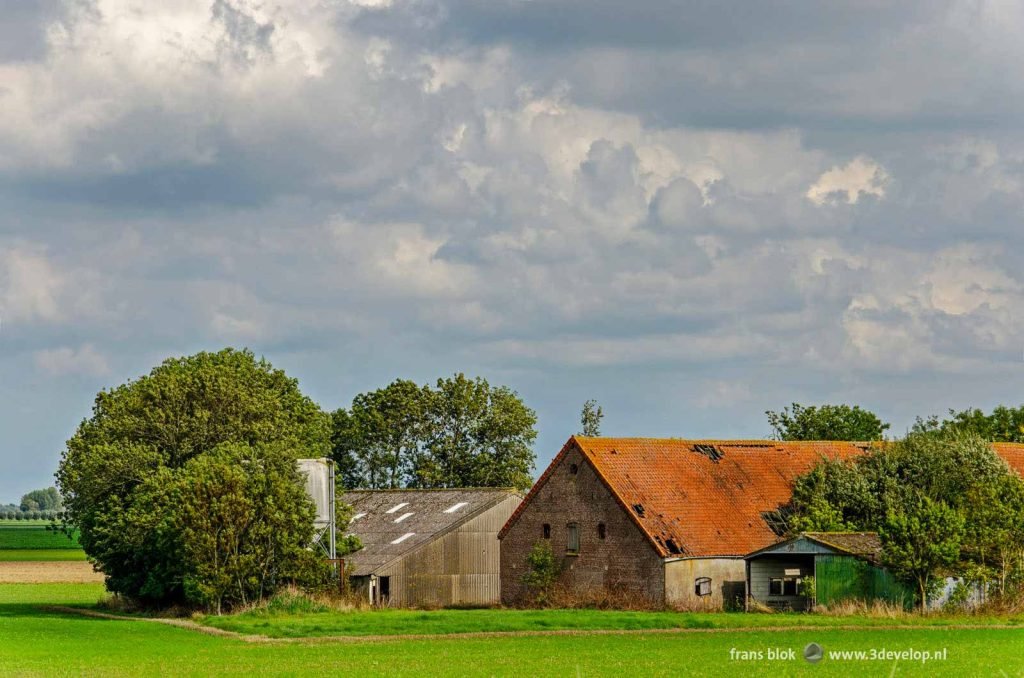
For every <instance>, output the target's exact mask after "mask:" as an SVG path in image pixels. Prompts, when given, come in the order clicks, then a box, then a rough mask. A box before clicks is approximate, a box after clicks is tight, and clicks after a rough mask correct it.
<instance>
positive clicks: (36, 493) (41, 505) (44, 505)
mask: <svg viewBox="0 0 1024 678" xmlns="http://www.w3.org/2000/svg"><path fill="white" fill-rule="evenodd" d="M20 508H21V510H22V511H46V512H48V513H53V512H56V511H60V510H61V508H62V504H61V500H60V494H59V493H58V492H57V488H56V487H48V488H46V489H45V490H32V491H31V492H29V493H28V494H26V495H25V496H23V497H22V498H21V506H20Z"/></svg>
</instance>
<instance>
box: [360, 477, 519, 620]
mask: <svg viewBox="0 0 1024 678" xmlns="http://www.w3.org/2000/svg"><path fill="white" fill-rule="evenodd" d="M522 499H523V497H522V495H520V494H519V493H518V492H516V491H514V490H504V489H457V490H353V491H349V492H346V493H345V494H343V495H341V497H340V501H341V502H342V503H343V504H349V505H351V506H352V507H353V509H354V512H355V513H354V518H353V520H352V522H351V524H350V525H349V528H348V532H349V533H350V534H354V535H356V536H357V537H359V540H360V542H361V543H362V546H363V547H362V548H361V549H360V550H359V551H356V552H355V553H353V554H350V555H348V556H346V558H345V566H346V569H348V570H349V571H350V573H351V578H352V579H351V581H352V583H353V585H354V586H355V587H357V588H358V589H360V590H362V591H364V592H365V593H366V595H367V597H368V598H369V599H370V601H371V602H373V603H375V604H379V605H390V606H448V605H496V604H497V603H498V602H499V601H500V600H501V576H500V573H499V567H500V565H501V559H500V557H499V548H500V543H499V542H498V530H499V529H501V526H502V525H504V524H505V521H506V520H508V518H509V516H510V515H512V512H513V511H514V510H515V508H516V507H517V506H518V505H519V503H520V502H521V501H522Z"/></svg>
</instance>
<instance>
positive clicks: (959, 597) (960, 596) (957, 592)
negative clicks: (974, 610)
mask: <svg viewBox="0 0 1024 678" xmlns="http://www.w3.org/2000/svg"><path fill="white" fill-rule="evenodd" d="M970 598H971V589H970V587H969V586H967V584H965V583H964V582H963V581H958V582H957V583H956V586H954V587H953V590H952V591H950V592H949V597H948V598H946V602H945V603H943V604H942V610H943V612H947V613H956V612H960V611H962V610H964V609H965V608H966V607H967V601H968V600H970Z"/></svg>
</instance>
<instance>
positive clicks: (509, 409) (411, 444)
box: [332, 374, 537, 489]
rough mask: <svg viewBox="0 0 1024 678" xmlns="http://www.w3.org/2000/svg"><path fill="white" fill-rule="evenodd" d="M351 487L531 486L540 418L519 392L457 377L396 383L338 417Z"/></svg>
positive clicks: (341, 459) (337, 447)
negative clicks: (432, 385)
mask: <svg viewBox="0 0 1024 678" xmlns="http://www.w3.org/2000/svg"><path fill="white" fill-rule="evenodd" d="M332 419H333V426H334V429H333V433H332V443H333V447H334V458H335V460H336V461H337V462H338V465H339V469H340V470H341V473H340V475H341V478H342V482H343V483H344V484H345V486H346V487H349V488H356V487H366V488H378V487H384V488H392V487H417V488H435V487H516V488H520V489H525V488H528V487H529V486H530V484H531V482H532V481H531V477H530V472H531V470H532V469H533V463H534V459H535V455H534V453H533V448H532V445H533V442H534V440H535V439H536V437H537V432H536V430H535V426H536V423H537V416H536V414H535V413H534V412H533V410H531V409H530V408H528V407H527V406H526V405H525V404H524V403H523V401H522V400H521V399H520V398H519V396H518V395H517V394H516V393H515V392H514V391H512V390H510V389H508V388H506V387H504V386H500V387H492V386H491V385H490V384H488V383H487V381H486V380H485V379H481V378H477V379H467V378H466V377H465V376H464V375H462V374H457V375H455V376H454V377H452V378H450V379H439V380H438V381H437V384H436V386H435V388H430V387H428V386H417V385H416V384H414V383H412V382H409V381H402V380H399V381H396V382H394V383H392V384H390V385H389V386H387V387H385V388H383V389H380V390H378V391H374V392H372V393H365V394H361V395H359V396H356V398H355V399H354V400H353V402H352V407H351V408H350V409H348V410H339V411H337V412H335V413H334V415H333V417H332Z"/></svg>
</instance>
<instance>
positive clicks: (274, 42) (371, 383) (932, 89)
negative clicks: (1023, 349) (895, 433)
mask: <svg viewBox="0 0 1024 678" xmlns="http://www.w3.org/2000/svg"><path fill="white" fill-rule="evenodd" d="M105 1H106V0H105ZM109 1H110V2H114V1H115V0H109ZM117 2H128V0H117ZM110 6H113V5H110ZM176 7H177V8H178V9H177V10H176V11H180V12H181V14H180V15H176V16H175V22H174V25H175V26H178V27H183V28H180V30H179V29H177V28H176V29H175V30H176V31H177V33H175V34H174V35H173V36H162V35H161V34H160V33H159V30H158V29H159V28H160V26H159V25H158V24H156V23H153V24H150V25H148V28H150V29H151V30H152V31H154V33H155V34H156V37H157V38H158V39H156V40H154V41H153V42H152V43H145V44H144V45H142V46H144V47H145V48H146V49H147V50H151V52H147V53H144V52H142V51H139V50H140V49H141V48H140V44H141V43H133V44H126V43H124V42H122V41H119V40H118V39H117V36H118V35H120V34H121V32H122V31H124V32H126V33H128V34H131V33H132V31H133V30H136V29H137V28H138V27H137V26H135V25H134V24H132V23H131V21H134V20H136V19H137V18H138V17H144V16H145V14H144V13H142V12H134V13H133V12H124V13H117V12H108V13H107V14H104V13H102V12H92V13H85V14H82V15H78V14H72V15H68V16H65V17H63V18H62V21H63V22H64V25H65V28H66V29H67V30H68V31H69V35H73V36H75V37H76V39H77V40H80V41H81V45H88V46H89V49H84V48H81V45H80V44H79V43H78V42H75V41H74V40H71V41H69V42H64V43H62V42H59V41H57V42H55V43H53V44H50V45H47V46H46V47H45V49H43V50H42V51H36V52H32V53H33V54H34V55H35V56H33V57H32V58H33V59H34V61H32V62H31V63H30V62H28V61H23V60H21V57H18V56H16V55H15V56H10V55H4V56H0V58H3V59H7V62H6V63H4V68H5V69H7V70H6V71H5V72H6V73H9V74H11V77H10V78H9V82H8V83H7V84H5V87H6V91H7V93H5V94H4V95H0V96H2V97H5V98H2V99H0V102H3V104H4V106H5V107H4V108H0V115H2V116H4V119H3V120H2V122H3V123H5V124H4V125H3V126H2V127H0V207H2V208H3V210H2V211H3V213H4V216H3V217H2V218H0V301H2V303H3V304H4V305H5V309H4V310H3V312H4V313H5V314H6V316H5V317H4V320H3V323H2V325H0V347H2V353H0V377H2V378H0V397H2V398H5V399H7V401H9V402H10V403H13V404H14V405H15V407H12V408H0V428H2V429H3V430H4V431H5V432H9V435H10V436H11V439H12V442H11V446H10V449H11V450H14V452H13V453H8V452H0V455H3V454H6V455H8V456H10V455H12V454H13V455H18V458H19V459H20V458H21V456H22V455H27V454H29V453H30V452H33V451H39V452H38V453H39V454H41V455H43V456H44V457H45V459H44V462H45V463H43V462H40V463H39V464H36V465H35V466H31V465H27V466H25V467H24V469H23V470H20V471H19V472H18V473H19V478H18V479H17V480H16V481H9V480H7V479H0V491H2V492H7V493H10V494H12V495H13V494H15V493H17V492H19V491H22V490H23V489H25V488H24V487H22V485H23V484H30V485H36V484H41V483H42V482H45V480H46V478H45V477H44V476H45V475H46V474H45V473H43V471H45V472H46V473H48V472H49V469H52V466H53V460H54V458H55V455H56V453H57V451H58V450H59V448H60V443H61V440H62V439H63V438H62V436H65V435H66V434H67V433H68V432H69V429H70V428H72V427H73V426H74V423H75V422H76V421H77V419H78V418H79V417H80V416H82V415H83V414H84V413H85V412H87V409H88V401H89V398H90V396H91V394H92V393H94V392H95V391H96V390H97V389H98V388H100V387H102V386H104V385H109V384H111V383H117V382H120V381H122V380H123V379H125V378H128V377H131V376H134V375H136V374H139V373H141V372H144V371H145V370H147V369H148V368H149V367H150V366H151V365H152V364H153V363H155V362H156V361H158V360H160V359H161V358H163V357H165V356H167V355H171V354H179V353H185V352H190V351H194V350H199V349H203V348H217V347H219V346H223V345H225V344H232V345H249V346H251V347H253V348H254V349H255V350H256V351H257V352H261V353H265V354H267V356H268V357H269V358H270V359H271V360H273V361H274V362H275V364H279V365H281V366H282V367H285V368H286V369H288V370H289V371H290V372H293V373H294V374H296V376H298V377H300V378H301V379H302V383H303V387H304V388H306V389H307V390H309V391H310V392H311V393H312V394H314V395H315V396H316V397H317V398H319V399H320V400H321V401H322V402H323V403H324V405H325V406H332V407H333V406H337V405H340V404H342V403H343V402H345V401H346V400H347V399H349V398H350V397H351V395H352V394H353V393H355V392H358V391H360V390H365V389H367V388H373V387H376V386H378V385H379V384H380V383H383V382H386V381H388V380H390V379H393V378H395V377H399V376H405V377H411V378H416V379H420V380H427V379H430V378H433V377H436V376H438V375H440V374H444V373H446V372H450V371H454V370H464V371H469V372H476V373H481V374H485V375H487V376H489V377H491V378H494V379H496V380H500V381H503V382H508V383H510V384H512V385H513V386H514V387H516V388H518V389H519V390H520V392H521V393H522V394H523V395H524V396H525V397H526V398H527V400H528V401H529V402H531V404H534V405H535V406H536V407H537V408H538V410H539V411H540V415H541V421H542V431H541V434H542V438H541V441H540V444H539V451H540V453H541V456H542V460H543V459H544V458H546V456H548V455H549V454H550V453H551V452H552V451H553V450H554V449H556V448H557V447H558V444H559V443H560V442H561V439H563V438H564V437H565V435H566V434H567V432H569V431H570V430H572V427H573V426H574V422H575V417H576V414H577V409H578V403H577V401H579V402H582V400H584V399H586V398H588V397H597V398H599V399H600V400H601V402H602V404H603V405H605V406H606V410H607V411H608V412H609V419H608V424H609V426H610V428H609V429H608V430H609V432H611V433H624V434H643V435H719V436H723V435H761V434H764V433H765V432H766V431H765V430H764V429H765V427H764V425H763V421H762V418H761V412H762V411H763V410H764V409H765V408H767V407H778V406H780V405H782V404H785V403H786V402H790V401H792V400H798V401H820V400H823V399H840V400H849V401H859V402H861V403H862V404H864V405H867V406H873V407H875V408H877V409H879V410H880V411H881V413H882V414H883V416H886V417H888V418H892V419H894V420H896V422H895V423H896V424H897V428H899V427H900V426H901V422H902V423H909V421H910V418H912V416H913V415H914V414H927V413H929V412H930V411H936V409H939V410H941V409H942V408H943V407H945V406H962V405H966V404H974V405H978V406H987V405H990V404H992V403H994V402H997V401H998V399H1000V398H1009V397H1011V396H1013V397H1016V396H1014V394H1013V392H1012V389H1011V388H1009V387H1004V385H1003V383H1002V381H999V380H993V379H989V385H988V386H985V385H984V384H982V383H981V381H979V378H978V375H979V374H985V375H989V377H991V376H992V375H1000V376H1002V377H1003V378H1004V380H1007V379H1005V377H1006V375H1016V374H1018V372H1017V370H1019V369H1020V360H1019V358H1020V354H1019V350H1020V348H1019V347H1020V346H1021V345H1024V336H1022V335H1021V331H1020V330H1019V329H1018V325H1019V323H1018V322H1017V321H1016V319H1017V318H1019V317H1020V316H1021V314H1022V313H1024V308H1022V304H1024V302H1022V301H1021V299H1022V298H1024V297H1022V295H1021V290H1022V289H1024V276H1022V275H1021V274H1020V271H1021V270H1022V264H1024V255H1022V254H1021V252H1024V247H1022V245H1024V243H1022V242H1021V237H1022V233H1024V231H1021V229H1020V214H1021V212H1022V209H1024V204H1022V201H1024V144H1022V142H1021V139H1020V134H1019V121H1014V116H1015V115H1016V114H1017V113H1018V112H1019V110H1018V109H1019V104H1020V101H1021V97H1020V96H1019V94H1020V88H1019V82H1018V81H1017V79H1015V77H1011V75H1012V74H1011V73H1010V69H1009V67H1008V66H1007V65H1006V64H1004V63H1002V61H1001V60H1002V59H1003V57H1004V56H1005V54H1004V53H1006V52H1008V53H1010V54H1015V53H1016V52H1014V50H1015V49H1016V48H1015V47H1014V45H1013V44H1011V43H1008V42H1006V36H1005V35H1002V34H1000V33H999V31H998V30H997V27H998V26H997V25H998V23H999V22H998V21H996V19H998V18H999V17H995V18H993V17H992V16H988V15H986V14H985V12H987V11H990V8H985V7H981V8H975V9H972V8H971V7H969V6H967V5H958V4H954V3H949V4H943V5H942V6H937V5H934V4H927V5H926V4H905V3H900V4H893V3H878V4H871V5H867V6H864V5H861V4H860V3H857V4H854V3H848V4H842V5H839V6H836V5H814V4H804V3H784V4H781V5H776V6H775V7H773V8H767V6H766V7H759V6H758V7H753V6H751V5H749V4H748V5H743V8H744V10H743V11H742V12H741V11H740V10H739V9H735V8H736V7H739V5H735V6H732V7H733V9H730V6H729V5H721V4H719V3H674V2H668V1H663V2H642V3H634V4H632V5H629V6H625V5H622V4H621V3H618V4H615V5H614V6H613V4H612V3H608V2H603V0H602V1H601V2H596V3H587V5H586V7H583V5H582V3H577V2H570V1H568V0H565V1H559V2H554V3H514V2H511V1H505V0H498V1H497V2H494V3H465V2H447V3H440V2H395V3H394V4H393V5H391V7H390V8H378V9H356V8H354V7H348V6H342V5H334V4H326V3H325V4H315V5H310V4H309V3H303V2H298V1H296V2H291V1H290V0H287V1H284V2H281V3H277V4H275V5H273V6H272V7H271V6H263V5H257V4H255V3H239V2H228V0H217V1H216V2H215V1H214V0H209V1H207V0H196V2H195V3H193V4H192V5H188V3H181V4H180V6H178V5H176ZM865 7H866V9H865ZM751 13H753V14H751ZM44 14H45V13H35V14H33V13H31V12H29V13H27V14H22V15H21V16H22V17H23V18H24V20H25V21H28V22H29V23H30V24H32V25H34V26H37V27H41V26H44V25H45V24H46V22H47V21H49V19H47V18H46V17H47V16H49V15H48V14H45V15H44ZM1018 18H1019V17H1016V16H1014V15H1009V16H1007V17H1005V19H1004V21H1003V22H1002V23H1003V24H1004V26H1005V27H1006V29H1007V30H1006V32H1007V34H1010V33H1012V30H1010V29H1011V28H1012V27H1013V26H1015V25H1016V24H1015V21H1017V19H1018ZM106 21H126V22H128V23H126V24H123V25H121V24H108V23H104V22H106ZM154 21H155V20H154ZM950 27H952V28H950ZM964 27H967V28H968V29H970V28H972V27H973V28H975V29H977V30H976V31H975V32H974V33H972V32H971V30H964ZM40 30H42V29H41V28H40ZM165 30H169V29H166V28H165ZM26 33H31V31H26ZM957 36H959V37H957ZM164 37H166V38H168V39H166V40H165V39H160V38H164ZM171 38H173V39H171ZM986 40H987V41H988V42H990V43H991V46H990V47H989V48H986V47H985V45H984V44H983V43H984V42H985V41H986ZM97 45H99V46H102V47H103V49H96V46H97ZM29 51H31V50H29ZM26 53H27V52H26ZM144 54H145V55H146V56H145V57H144ZM901 60H902V61H901ZM155 64H158V66H159V67H155V66H154V65H155ZM926 66H927V67H926ZM953 66H955V68H953ZM997 93H998V94H1000V95H1001V98H999V97H997V96H996V95H997ZM43 94H45V96H43ZM858 158H863V159H864V160H863V162H864V163H865V166H868V167H869V168H870V167H874V166H875V165H877V166H878V167H879V168H883V169H884V172H885V177H886V178H885V181H884V186H881V187H874V188H872V190H868V191H865V190H862V189H863V188H864V185H865V184H864V176H862V175H861V176H856V174H857V173H856V172H854V171H852V170H849V167H850V166H851V163H853V162H854V161H855V160H856V159H858ZM837 168H838V169H837ZM855 169H856V167H855ZM829 172H832V173H833V174H831V175H829V177H830V179H829V181H827V182H825V183H826V184H827V185H828V186H831V187H834V188H835V191H836V192H835V193H834V196H837V197H838V199H836V200H818V201H812V200H810V199H809V198H808V197H807V196H808V191H809V189H810V188H811V187H812V186H814V185H816V184H817V182H819V181H820V180H821V178H822V177H823V176H824V175H826V174H827V173H829ZM812 195H814V194H813V193H812ZM851 196H852V197H851ZM12 253H16V254H17V257H18V258H15V256H14V254H12ZM12 310H13V312H12ZM37 356H40V357H37ZM83 356H84V357H85V358H86V359H87V360H86V362H87V363H89V364H88V365H83V366H80V365H78V363H77V362H76V359H77V358H79V357H83ZM44 366H45V367H44ZM101 373H102V374H101ZM997 381H998V383H995V382H997ZM1007 381H1008V380H1007ZM16 383H17V384H27V385H28V389H29V391H30V393H29V394H28V396H27V397H22V396H21V395H19V393H18V389H14V390H12V388H11V387H10V386H9V385H10V384H16ZM942 393H946V394H950V396H949V397H948V398H945V399H943V398H942V397H940V395H941V394H942ZM961 394H963V398H962V399H961V398H960V395H961ZM954 396H956V397H954ZM966 399H970V400H971V402H966ZM961 400H964V401H963V402H961ZM51 401H52V403H54V404H53V406H52V407H51ZM908 403H914V406H913V407H912V406H911V405H909V404H908ZM19 408H28V409H29V410H31V411H30V412H26V411H24V410H23V409H19ZM695 408H696V409H695ZM54 409H59V410H60V411H59V413H57V412H55V413H54V414H53V415H52V416H44V415H42V414H40V413H41V412H43V411H44V410H46V411H47V412H50V411H53V410H54ZM696 410H699V414H695V411H696ZM5 411H6V412H8V413H7V414H6V415H5V414H3V412H5ZM900 418H902V419H900ZM57 420H59V421H57ZM25 422H28V423H25ZM613 422H614V423H613ZM43 430H45V431H46V433H45V435H44V434H43V433H41V432H40V431H43ZM46 455H48V456H46ZM29 466H31V468H29ZM28 479H31V482H29V480H28ZM18 483H21V484H18ZM15 484H18V487H17V488H15ZM3 499H4V496H0V501H3Z"/></svg>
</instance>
